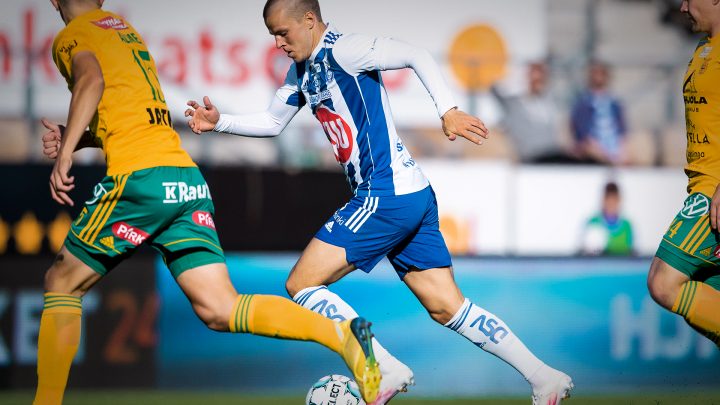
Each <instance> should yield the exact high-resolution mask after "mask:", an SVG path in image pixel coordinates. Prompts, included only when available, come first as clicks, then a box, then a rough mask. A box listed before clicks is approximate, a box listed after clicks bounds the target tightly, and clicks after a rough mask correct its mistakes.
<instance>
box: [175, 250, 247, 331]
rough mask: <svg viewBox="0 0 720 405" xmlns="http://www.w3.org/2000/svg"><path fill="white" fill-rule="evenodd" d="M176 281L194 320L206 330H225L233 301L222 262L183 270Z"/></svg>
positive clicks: (227, 275) (231, 286)
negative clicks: (192, 312) (192, 313)
mask: <svg viewBox="0 0 720 405" xmlns="http://www.w3.org/2000/svg"><path fill="white" fill-rule="evenodd" d="M176 281H177V283H178V285H179V286H180V288H181V289H182V291H183V293H185V296H186V297H187V298H188V300H189V301H190V303H191V304H192V307H193V310H194V311H195V313H196V314H197V315H198V317H199V318H200V319H201V320H202V321H203V322H205V323H206V324H207V325H208V326H209V327H210V328H212V329H214V330H219V331H226V330H228V329H229V328H228V321H229V319H230V315H231V313H232V310H233V306H234V305H235V301H236V300H237V297H238V293H237V291H236V290H235V287H234V286H233V284H232V282H231V281H230V275H229V274H228V270H227V266H226V265H225V263H211V264H206V265H201V266H197V267H194V268H191V269H187V270H185V271H183V272H182V273H181V274H180V275H179V276H178V277H177V278H176Z"/></svg>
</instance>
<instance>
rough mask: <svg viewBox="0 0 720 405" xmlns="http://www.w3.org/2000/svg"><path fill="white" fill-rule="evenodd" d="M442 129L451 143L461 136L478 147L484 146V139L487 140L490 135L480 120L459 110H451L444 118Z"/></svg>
mask: <svg viewBox="0 0 720 405" xmlns="http://www.w3.org/2000/svg"><path fill="white" fill-rule="evenodd" d="M442 129H443V132H444V133H445V136H447V137H448V139H449V140H451V141H454V140H455V139H457V137H458V136H460V137H463V138H465V139H467V140H468V141H470V142H472V143H474V144H476V145H482V144H483V138H484V139H487V138H488V135H489V133H490V132H489V131H488V129H487V128H486V127H485V124H484V123H483V122H482V121H480V119H478V118H477V117H473V116H472V115H470V114H468V113H466V112H464V111H461V110H458V109H457V108H451V109H450V110H448V111H447V112H446V113H445V114H444V115H443V116H442Z"/></svg>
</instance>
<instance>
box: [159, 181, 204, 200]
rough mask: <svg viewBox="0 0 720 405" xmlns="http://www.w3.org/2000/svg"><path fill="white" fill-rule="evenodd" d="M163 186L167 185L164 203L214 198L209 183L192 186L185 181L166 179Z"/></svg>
mask: <svg viewBox="0 0 720 405" xmlns="http://www.w3.org/2000/svg"><path fill="white" fill-rule="evenodd" d="M162 186H163V187H165V199H164V200H163V204H177V203H184V202H188V201H195V200H198V199H201V198H207V199H209V200H212V197H211V196H210V188H209V187H208V186H207V184H198V185H196V186H191V185H188V184H187V183H185V182H183V181H165V182H163V183H162Z"/></svg>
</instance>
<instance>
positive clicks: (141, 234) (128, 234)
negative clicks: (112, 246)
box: [112, 222, 150, 246]
mask: <svg viewBox="0 0 720 405" xmlns="http://www.w3.org/2000/svg"><path fill="white" fill-rule="evenodd" d="M112 230H113V233H114V234H115V236H117V237H118V238H120V239H125V240H126V241H128V242H130V243H132V244H133V245H135V246H137V245H139V244H141V243H143V242H145V239H147V238H148V236H150V235H149V234H148V233H147V232H145V231H143V230H142V229H138V228H135V227H133V226H132V225H129V224H127V223H125V222H116V223H114V224H113V226H112Z"/></svg>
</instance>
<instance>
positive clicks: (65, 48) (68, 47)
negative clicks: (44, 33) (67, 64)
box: [58, 39, 78, 54]
mask: <svg viewBox="0 0 720 405" xmlns="http://www.w3.org/2000/svg"><path fill="white" fill-rule="evenodd" d="M77 45H78V43H77V40H76V39H73V40H72V41H68V42H66V43H65V44H63V45H62V46H60V47H59V48H58V52H61V53H67V54H69V53H70V51H72V50H73V49H75V47H76V46H77Z"/></svg>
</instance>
